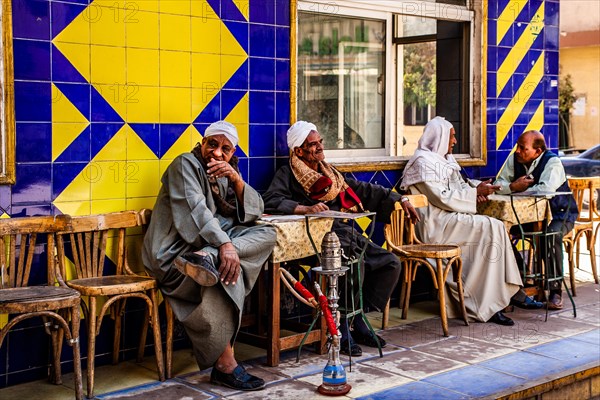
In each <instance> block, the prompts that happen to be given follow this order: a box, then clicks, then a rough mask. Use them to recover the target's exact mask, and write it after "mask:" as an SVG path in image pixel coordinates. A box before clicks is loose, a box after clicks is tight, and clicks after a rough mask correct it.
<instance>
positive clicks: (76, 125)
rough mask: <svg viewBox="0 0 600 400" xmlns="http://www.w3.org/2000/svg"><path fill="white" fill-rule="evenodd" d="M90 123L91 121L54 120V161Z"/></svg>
mask: <svg viewBox="0 0 600 400" xmlns="http://www.w3.org/2000/svg"><path fill="white" fill-rule="evenodd" d="M88 125H89V122H53V123H52V161H55V160H56V158H57V157H58V156H60V155H61V153H62V152H63V151H65V149H66V148H67V147H68V146H69V145H70V144H71V143H72V142H73V140H75V138H76V137H77V136H79V134H80V133H81V132H83V130H84V129H85V128H87V126H88Z"/></svg>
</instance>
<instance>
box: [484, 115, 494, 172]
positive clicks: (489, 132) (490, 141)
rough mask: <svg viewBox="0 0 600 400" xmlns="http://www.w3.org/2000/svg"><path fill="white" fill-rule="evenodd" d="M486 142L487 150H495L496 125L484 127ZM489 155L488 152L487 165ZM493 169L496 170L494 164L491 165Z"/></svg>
mask: <svg viewBox="0 0 600 400" xmlns="http://www.w3.org/2000/svg"><path fill="white" fill-rule="evenodd" d="M486 140H487V148H488V150H489V149H494V150H496V125H488V126H487V127H486ZM489 154H490V151H488V164H489ZM492 166H493V167H494V168H496V163H494V164H492Z"/></svg>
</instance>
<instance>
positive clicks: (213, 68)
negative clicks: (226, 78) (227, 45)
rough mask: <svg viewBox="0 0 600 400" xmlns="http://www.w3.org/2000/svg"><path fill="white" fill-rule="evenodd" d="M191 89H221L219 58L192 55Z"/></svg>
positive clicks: (197, 54) (210, 55) (199, 54)
mask: <svg viewBox="0 0 600 400" xmlns="http://www.w3.org/2000/svg"><path fill="white" fill-rule="evenodd" d="M191 65H192V87H194V88H203V89H213V90H216V91H218V90H220V89H221V86H222V85H221V57H220V56H219V55H217V54H201V53H192V63H191Z"/></svg>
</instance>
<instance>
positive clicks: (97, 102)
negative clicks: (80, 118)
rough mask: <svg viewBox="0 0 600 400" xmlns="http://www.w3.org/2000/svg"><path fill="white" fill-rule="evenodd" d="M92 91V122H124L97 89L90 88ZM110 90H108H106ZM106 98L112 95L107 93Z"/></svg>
mask: <svg viewBox="0 0 600 400" xmlns="http://www.w3.org/2000/svg"><path fill="white" fill-rule="evenodd" d="M90 89H91V91H92V97H91V102H92V106H91V109H92V114H91V116H92V118H91V121H92V122H123V118H121V117H120V116H119V114H117V112H116V111H115V110H114V108H112V106H111V105H110V104H108V102H107V101H106V100H105V99H104V98H103V97H102V95H101V94H100V93H99V92H98V91H97V90H96V88H95V87H93V86H90ZM105 90H108V89H105ZM105 95H106V96H110V95H112V94H111V93H105Z"/></svg>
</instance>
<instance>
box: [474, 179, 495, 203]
mask: <svg viewBox="0 0 600 400" xmlns="http://www.w3.org/2000/svg"><path fill="white" fill-rule="evenodd" d="M491 182H492V180H491V179H488V180H487V181H483V182H481V183H480V184H479V185H477V197H479V196H484V197H485V198H486V200H487V197H488V196H489V195H490V194H494V193H496V191H497V190H499V189H500V185H492V184H491ZM478 201H479V199H478Z"/></svg>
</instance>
